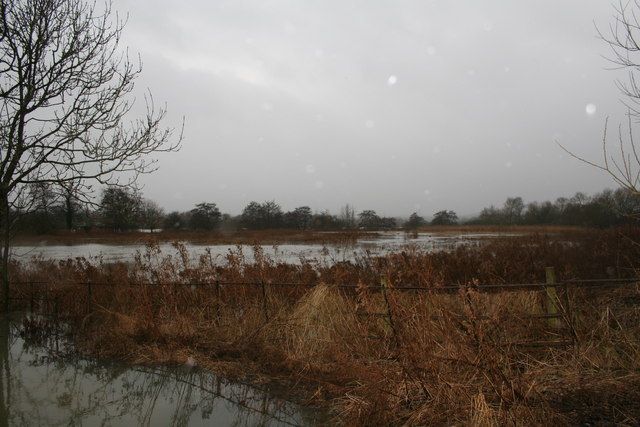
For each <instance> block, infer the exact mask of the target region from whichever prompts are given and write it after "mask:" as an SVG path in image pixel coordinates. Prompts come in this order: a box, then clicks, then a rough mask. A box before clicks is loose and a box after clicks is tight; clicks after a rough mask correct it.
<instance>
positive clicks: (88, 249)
mask: <svg viewBox="0 0 640 427" xmlns="http://www.w3.org/2000/svg"><path fill="white" fill-rule="evenodd" d="M515 235H516V234H505V233H461V234H451V235H437V234H432V233H417V234H410V233H404V232H400V231H390V232H382V233H376V234H371V236H365V237H364V238H360V239H358V240H357V241H355V243H349V244H347V243H344V244H335V243H332V244H320V243H312V244H309V243H305V244H281V245H277V246H276V245H260V247H261V249H262V250H263V252H264V254H265V255H267V256H269V257H270V258H272V259H274V260H275V261H278V262H287V263H297V262H300V261H301V260H303V259H317V260H320V261H324V262H327V263H334V262H339V261H349V260H352V259H354V258H355V257H357V256H362V255H367V254H369V255H384V254H386V253H389V252H397V251H400V250H404V249H409V248H415V249H420V250H424V251H437V250H451V249H453V248H455V247H457V246H460V245H478V244H480V242H481V241H482V240H486V239H491V238H496V237H505V236H515ZM185 246H186V248H187V250H188V251H189V254H190V256H191V257H192V258H193V259H196V258H197V257H199V256H200V255H203V254H205V253H206V250H207V249H209V250H210V252H211V256H212V259H213V261H214V262H217V263H222V262H224V259H225V256H226V255H227V254H228V253H229V251H230V250H233V251H235V250H237V249H238V248H239V247H240V248H242V250H243V253H244V254H245V256H247V258H248V259H251V256H252V253H253V251H252V250H251V249H252V247H251V246H250V245H228V244H224V245H220V244H214V245H210V244H209V245H203V244H193V243H185ZM160 250H161V251H162V253H165V254H170V253H174V252H175V249H174V248H173V246H172V244H171V243H162V244H160ZM138 251H144V245H142V244H128V245H110V244H98V243H87V244H76V245H60V244H56V243H55V242H52V241H47V242H40V243H39V244H35V245H17V246H14V247H13V256H14V258H15V259H17V260H20V261H28V260H29V259H31V258H32V257H42V258H45V259H69V258H76V257H85V258H101V259H102V260H104V261H106V262H112V261H128V260H132V259H133V257H134V256H135V255H136V253H137V252H138Z"/></svg>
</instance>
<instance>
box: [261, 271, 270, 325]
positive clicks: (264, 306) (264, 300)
mask: <svg viewBox="0 0 640 427" xmlns="http://www.w3.org/2000/svg"><path fill="white" fill-rule="evenodd" d="M260 286H261V287H262V310H263V311H264V319H265V321H266V322H268V321H269V312H268V311H267V288H266V285H265V283H264V280H260Z"/></svg>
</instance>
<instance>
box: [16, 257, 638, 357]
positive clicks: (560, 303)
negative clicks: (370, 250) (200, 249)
mask: <svg viewBox="0 0 640 427" xmlns="http://www.w3.org/2000/svg"><path fill="white" fill-rule="evenodd" d="M545 275H546V280H545V282H542V283H498V284H495V283H493V284H491V283H489V284H446V285H434V286H418V285H415V284H394V285H391V284H390V283H389V282H388V281H387V280H386V279H384V278H381V279H380V281H379V282H378V283H375V284H358V285H354V284H344V283H338V284H328V285H327V286H329V287H331V288H335V289H339V290H343V291H352V292H359V291H369V292H378V293H380V294H381V296H382V301H383V307H384V309H383V311H379V312H368V311H363V312H358V313H357V315H358V316H360V317H369V318H382V319H385V320H386V322H387V323H388V325H389V326H391V328H392V329H393V326H392V325H393V324H394V319H393V317H394V316H393V312H392V311H393V310H391V307H390V303H389V295H391V294H392V293H427V294H432V295H438V294H449V295H454V294H456V293H459V294H461V295H464V294H465V292H467V291H473V292H478V293H491V294H495V293H505V292H527V291H533V292H540V293H541V294H542V297H543V298H542V299H543V312H542V313H530V314H528V315H527V317H528V318H529V319H535V320H538V321H540V320H541V321H543V322H546V324H547V326H548V327H549V329H550V330H551V331H553V335H554V337H556V338H557V337H560V339H555V340H552V341H549V340H537V341H530V342H522V343H517V344H518V345H529V346H534V347H535V346H543V347H544V346H556V345H568V344H571V343H572V342H574V340H575V327H574V325H573V320H574V319H575V313H574V310H575V307H572V304H571V301H570V300H569V296H568V295H569V291H570V290H571V289H583V290H592V289H607V288H632V287H635V288H636V289H639V290H640V278H637V277H628V278H600V279H568V280H564V281H557V280H556V274H555V270H554V269H553V268H552V267H548V268H546V269H545ZM320 284H321V282H276V281H269V280H258V281H255V280H253V281H252V280H231V281H229V280H219V279H216V278H212V279H211V280H207V281H195V282H188V281H184V282H182V281H181V282H162V283H161V282H128V283H124V282H121V283H115V282H99V281H61V282H59V281H55V282H54V281H15V282H12V283H11V285H12V288H13V289H12V295H13V296H12V297H10V300H12V301H23V302H24V301H29V309H30V310H31V311H32V312H35V311H36V309H37V306H39V307H47V308H48V311H49V312H50V314H52V315H53V317H54V318H58V316H59V314H60V303H61V302H62V300H63V299H64V298H76V299H78V298H79V296H80V295H81V293H82V292H84V293H85V297H84V299H85V301H86V305H87V308H86V310H87V314H88V313H90V312H92V311H93V310H95V309H96V307H95V304H94V303H95V300H94V297H95V295H94V294H95V292H96V291H97V290H98V289H101V288H102V289H104V288H118V289H125V288H126V289H130V290H135V289H136V288H140V289H191V290H201V291H207V290H211V292H213V293H214V295H213V296H214V297H215V300H214V305H215V307H214V310H215V311H216V312H217V313H218V317H219V313H220V305H221V301H223V299H224V296H225V293H226V292H231V291H235V290H238V289H239V288H244V287H249V288H253V289H255V290H256V291H257V293H256V294H255V296H256V297H257V298H258V300H260V301H259V302H260V305H261V310H262V312H263V316H264V321H265V322H269V320H270V319H271V317H272V313H271V312H270V309H269V300H270V297H269V294H270V292H272V291H273V290H275V289H281V290H284V289H291V290H296V289H299V290H309V289H313V288H314V287H315V286H318V285H320ZM64 290H66V291H69V292H73V294H64V293H62V291H64ZM243 303H247V301H246V300H240V302H239V304H243ZM477 319H482V316H479V317H477ZM369 338H371V337H369Z"/></svg>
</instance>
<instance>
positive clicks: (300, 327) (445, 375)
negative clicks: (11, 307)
mask: <svg viewBox="0 0 640 427" xmlns="http://www.w3.org/2000/svg"><path fill="white" fill-rule="evenodd" d="M636 242H640V232H639V231H638V230H632V229H627V230H610V231H602V232H594V233H591V234H588V235H582V236H581V237H580V238H579V240H566V239H565V238H564V237H563V238H557V237H550V236H545V235H534V236H524V237H520V238H517V239H507V240H493V241H490V242H488V243H487V244H486V245H484V246H481V247H476V248H458V249H456V250H455V251H452V252H439V253H422V252H419V251H416V250H407V251H405V252H402V253H398V254H392V255H389V256H385V257H369V256H366V255H365V256H362V257H361V258H358V259H357V260H356V261H354V262H350V263H338V264H334V265H328V264H324V263H320V262H313V261H309V262H306V263H302V264H301V265H290V264H279V263H276V262H275V261H273V260H271V259H269V258H268V257H266V256H264V255H263V254H262V253H261V251H260V248H259V247H256V248H255V254H254V258H255V262H251V263H249V262H247V261H246V259H245V258H244V254H243V253H242V252H241V251H240V250H237V251H235V252H231V253H230V254H229V255H228V257H227V260H226V263H225V264H224V265H215V264H213V263H211V259H210V258H208V257H207V256H206V254H205V255H204V256H202V257H201V258H200V259H199V260H198V261H197V262H193V261H191V260H190V259H189V257H188V255H187V253H186V249H185V248H184V247H183V246H181V245H176V252H175V253H172V254H164V253H161V252H160V251H159V249H158V247H157V246H153V245H151V246H149V247H148V248H147V250H146V252H144V253H141V254H140V255H139V256H138V257H137V258H136V260H135V262H133V263H131V264H122V263H120V264H100V263H97V264H96V263H91V262H88V261H86V260H84V259H77V260H69V261H66V262H52V261H46V260H34V261H33V262H32V263H30V264H28V265H18V264H14V265H13V266H12V268H13V271H12V279H13V281H14V283H15V285H14V288H15V289H14V293H15V294H16V295H18V294H21V295H23V296H24V297H25V299H24V300H20V301H15V304H16V305H19V304H22V305H23V307H24V306H26V305H28V304H31V301H30V297H31V296H32V295H33V296H36V297H38V298H42V300H37V301H35V302H33V304H35V306H36V307H35V309H40V310H43V311H51V310H53V308H57V311H56V312H55V313H57V315H58V320H59V321H64V322H66V323H68V324H69V325H70V329H71V330H72V331H73V332H74V336H75V340H76V342H77V344H78V347H79V348H80V349H81V350H82V351H84V352H87V353H89V354H92V355H95V356H99V357H113V358H119V359H123V360H126V361H129V362H131V363H146V364H155V363H184V361H185V360H186V358H187V357H192V358H195V359H196V360H197V361H198V363H199V364H200V365H201V366H204V367H206V368H209V369H212V370H215V371H217V372H218V373H222V374H223V375H227V376H229V377H245V378H246V377H248V378H249V379H251V380H253V381H278V382H279V383H281V384H284V385H286V386H287V387H288V388H289V389H290V390H291V395H292V396H297V397H298V398H299V399H300V400H301V401H302V402H303V403H308V404H317V405H322V406H324V407H327V408H330V410H331V411H332V413H333V415H334V421H335V422H338V423H343V424H350V425H404V424H406V425H422V424H472V425H499V424H507V423H509V424H520V425H525V424H526V425H529V424H551V423H554V424H586V423H589V424H609V423H612V424H623V425H624V424H627V425H635V424H637V423H638V422H639V421H640V408H639V407H638V405H637V401H638V398H640V292H639V290H638V287H637V285H633V284H632V285H628V286H626V287H621V288H612V289H608V288H592V289H585V288H578V287H575V288H574V287H569V288H568V289H567V292H566V294H565V293H562V292H560V295H561V298H560V299H559V300H558V301H557V303H558V306H559V309H560V314H561V318H562V322H561V324H559V325H558V324H554V323H552V322H550V321H549V319H547V318H545V317H540V316H544V314H545V313H546V312H545V308H544V307H545V301H546V297H545V293H544V292H543V291H540V290H535V289H526V290H519V291H514V292H483V289H482V285H486V284H500V283H533V282H542V281H543V280H544V267H548V266H552V267H554V268H555V269H556V272H557V274H558V278H559V279H560V280H566V279H572V278H579V277H581V278H593V277H600V278H606V277H609V276H615V275H621V276H622V275H632V274H635V272H634V270H630V269H632V268H633V267H636V266H637V264H636V261H637V260H638V259H640V258H639V256H640V253H639V252H640V247H639V246H638V244H637V243H636ZM30 281H31V282H34V281H42V282H46V283H42V284H36V283H32V284H29V282H30ZM87 282H91V283H92V285H91V287H89V285H87V284H86V283H87ZM284 283H289V284H291V285H284ZM293 283H297V285H293ZM450 283H458V284H464V285H469V286H468V287H465V288H461V289H459V290H457V291H452V292H439V291H438V289H439V288H442V286H443V285H445V284H450ZM339 284H343V285H346V284H350V285H357V286H354V287H348V288H347V287H340V286H338V285H339ZM408 284H412V285H413V287H421V288H423V289H424V290H411V291H409V290H402V289H401V288H402V287H406V286H407V285H408ZM429 290H430V291H429ZM54 305H56V306H57V307H54ZM16 308H18V307H16ZM549 342H554V343H557V344H560V345H548V343H549Z"/></svg>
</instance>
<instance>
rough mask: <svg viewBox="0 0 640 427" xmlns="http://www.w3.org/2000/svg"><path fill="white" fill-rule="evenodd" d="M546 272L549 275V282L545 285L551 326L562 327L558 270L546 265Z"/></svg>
mask: <svg viewBox="0 0 640 427" xmlns="http://www.w3.org/2000/svg"><path fill="white" fill-rule="evenodd" d="M545 274H546V276H547V282H546V286H545V288H544V289H545V291H546V304H545V305H546V310H547V315H548V316H549V318H548V323H549V326H551V327H552V328H559V327H560V319H559V318H558V316H559V314H558V292H557V290H556V271H555V269H554V268H553V267H546V268H545Z"/></svg>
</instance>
